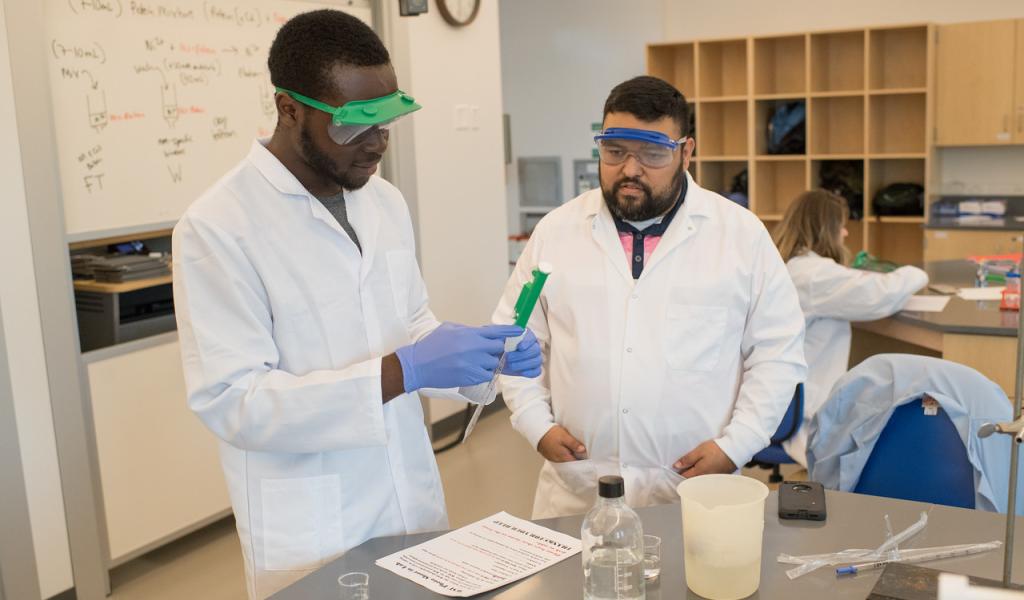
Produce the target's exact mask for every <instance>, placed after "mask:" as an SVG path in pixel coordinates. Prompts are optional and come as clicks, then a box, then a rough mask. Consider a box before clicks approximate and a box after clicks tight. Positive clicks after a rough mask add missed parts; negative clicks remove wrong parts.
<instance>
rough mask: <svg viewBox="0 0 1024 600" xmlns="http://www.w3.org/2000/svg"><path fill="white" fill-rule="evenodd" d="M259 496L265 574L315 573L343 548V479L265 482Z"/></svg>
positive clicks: (310, 478)
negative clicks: (328, 558)
mask: <svg viewBox="0 0 1024 600" xmlns="http://www.w3.org/2000/svg"><path fill="white" fill-rule="evenodd" d="M260 493H261V496H262V498H261V499H262V502H263V511H262V517H263V565H264V568H265V569H266V570H268V571H298V570H308V569H313V568H316V567H317V566H319V565H320V563H321V561H322V560H323V559H324V558H325V557H327V556H330V554H331V552H332V549H333V548H336V547H338V546H340V545H341V541H342V537H341V536H342V531H341V479H340V478H339V477H338V476H337V475H323V476H319V477H297V478H292V479H264V480H262V481H260Z"/></svg>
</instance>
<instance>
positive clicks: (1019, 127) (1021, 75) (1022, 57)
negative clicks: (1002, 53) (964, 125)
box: [1013, 19, 1024, 144]
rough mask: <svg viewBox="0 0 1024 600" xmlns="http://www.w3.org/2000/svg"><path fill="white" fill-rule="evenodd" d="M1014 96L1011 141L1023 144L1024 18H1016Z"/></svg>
mask: <svg viewBox="0 0 1024 600" xmlns="http://www.w3.org/2000/svg"><path fill="white" fill-rule="evenodd" d="M1014 98H1015V100H1014V101H1015V102H1016V103H1017V115H1016V122H1015V124H1014V127H1015V129H1014V132H1015V133H1014V138H1013V141H1014V142H1015V143H1017V144H1024V19H1017V93H1016V95H1015V96H1014Z"/></svg>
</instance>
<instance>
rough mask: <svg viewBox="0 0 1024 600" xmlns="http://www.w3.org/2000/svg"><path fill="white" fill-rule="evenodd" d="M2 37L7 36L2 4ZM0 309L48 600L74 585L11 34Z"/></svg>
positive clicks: (0, 78) (1, 141)
mask: <svg viewBox="0 0 1024 600" xmlns="http://www.w3.org/2000/svg"><path fill="white" fill-rule="evenodd" d="M0 30H2V31H4V32H5V33H6V19H5V18H4V15H3V4H2V3H0ZM0 181H3V182H4V192H3V199H2V201H0V256H3V257H5V258H4V267H3V276H2V277H0V307H2V310H3V322H4V327H5V336H4V337H5V339H0V343H3V344H6V347H7V357H8V362H9V363H10V371H11V388H12V392H13V394H14V410H15V415H16V419H17V425H18V443H19V445H20V448H21V458H22V462H23V468H24V472H25V488H26V489H25V492H26V495H27V497H28V505H29V519H30V521H31V526H32V542H33V544H34V546H35V554H36V568H37V570H38V573H39V587H40V592H41V593H42V595H43V597H44V598H48V597H50V596H53V595H55V594H58V593H60V592H62V591H64V590H66V589H69V588H70V587H71V586H72V575H71V554H70V550H69V547H68V539H67V523H66V521H65V518H64V498H63V494H62V492H61V487H60V471H59V467H58V463H57V446H56V440H55V438H54V429H53V415H52V413H51V410H50V390H49V384H48V382H47V378H46V361H45V357H44V355H43V342H42V328H41V325H40V317H39V303H38V298H37V296H36V280H35V272H34V270H33V263H32V248H31V245H30V240H29V230H28V214H27V212H26V205H25V202H26V198H25V189H24V181H23V178H22V164H21V152H20V148H19V141H18V132H17V127H16V123H15V114H14V95H13V90H12V82H11V66H10V55H9V48H8V45H7V37H6V35H4V36H2V37H0Z"/></svg>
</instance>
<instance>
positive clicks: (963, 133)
mask: <svg viewBox="0 0 1024 600" xmlns="http://www.w3.org/2000/svg"><path fill="white" fill-rule="evenodd" d="M1016 37H1017V22H1016V21H1013V20H1004V21H988V22H983V23H959V24H955V25H944V26H942V27H940V28H939V32H938V45H937V48H936V50H937V51H936V65H937V66H936V77H935V86H936V89H935V91H936V128H937V129H938V131H937V134H938V135H937V137H936V141H935V142H936V144H938V145H940V146H958V145H982V144H1008V143H1010V142H1012V141H1013V130H1014V123H1013V117H1014V114H1013V112H1014V105H1013V102H1014V99H1013V93H1014V65H1013V63H1014V55H1015V53H1016V50H1017V44H1016Z"/></svg>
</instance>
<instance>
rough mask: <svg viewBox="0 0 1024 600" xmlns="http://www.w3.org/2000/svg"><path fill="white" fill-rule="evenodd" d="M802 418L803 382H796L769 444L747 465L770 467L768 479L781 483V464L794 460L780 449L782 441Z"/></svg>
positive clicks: (796, 428)
mask: <svg viewBox="0 0 1024 600" xmlns="http://www.w3.org/2000/svg"><path fill="white" fill-rule="evenodd" d="M803 420H804V384H802V383H798V384H797V385H796V390H795V391H794V392H793V400H791V401H790V403H789V408H788V409H786V414H785V416H783V417H782V422H781V423H779V428H778V429H776V430H775V435H773V436H772V442H771V445H769V446H768V447H767V448H765V449H764V450H762V451H760V452H758V453H757V454H755V455H754V458H752V459H751V460H750V462H749V463H747V466H748V467H760V468H762V469H771V470H772V474H771V475H769V476H768V481H769V482H771V483H781V482H782V473H781V472H780V471H779V468H780V467H781V466H782V465H789V464H793V463H795V462H796V461H795V460H793V459H792V458H790V457H789V454H786V451H785V450H783V449H782V442H785V441H786V440H788V439H789V438H791V437H793V436H794V435H796V432H797V431H799V429H800V424H801V423H803Z"/></svg>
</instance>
